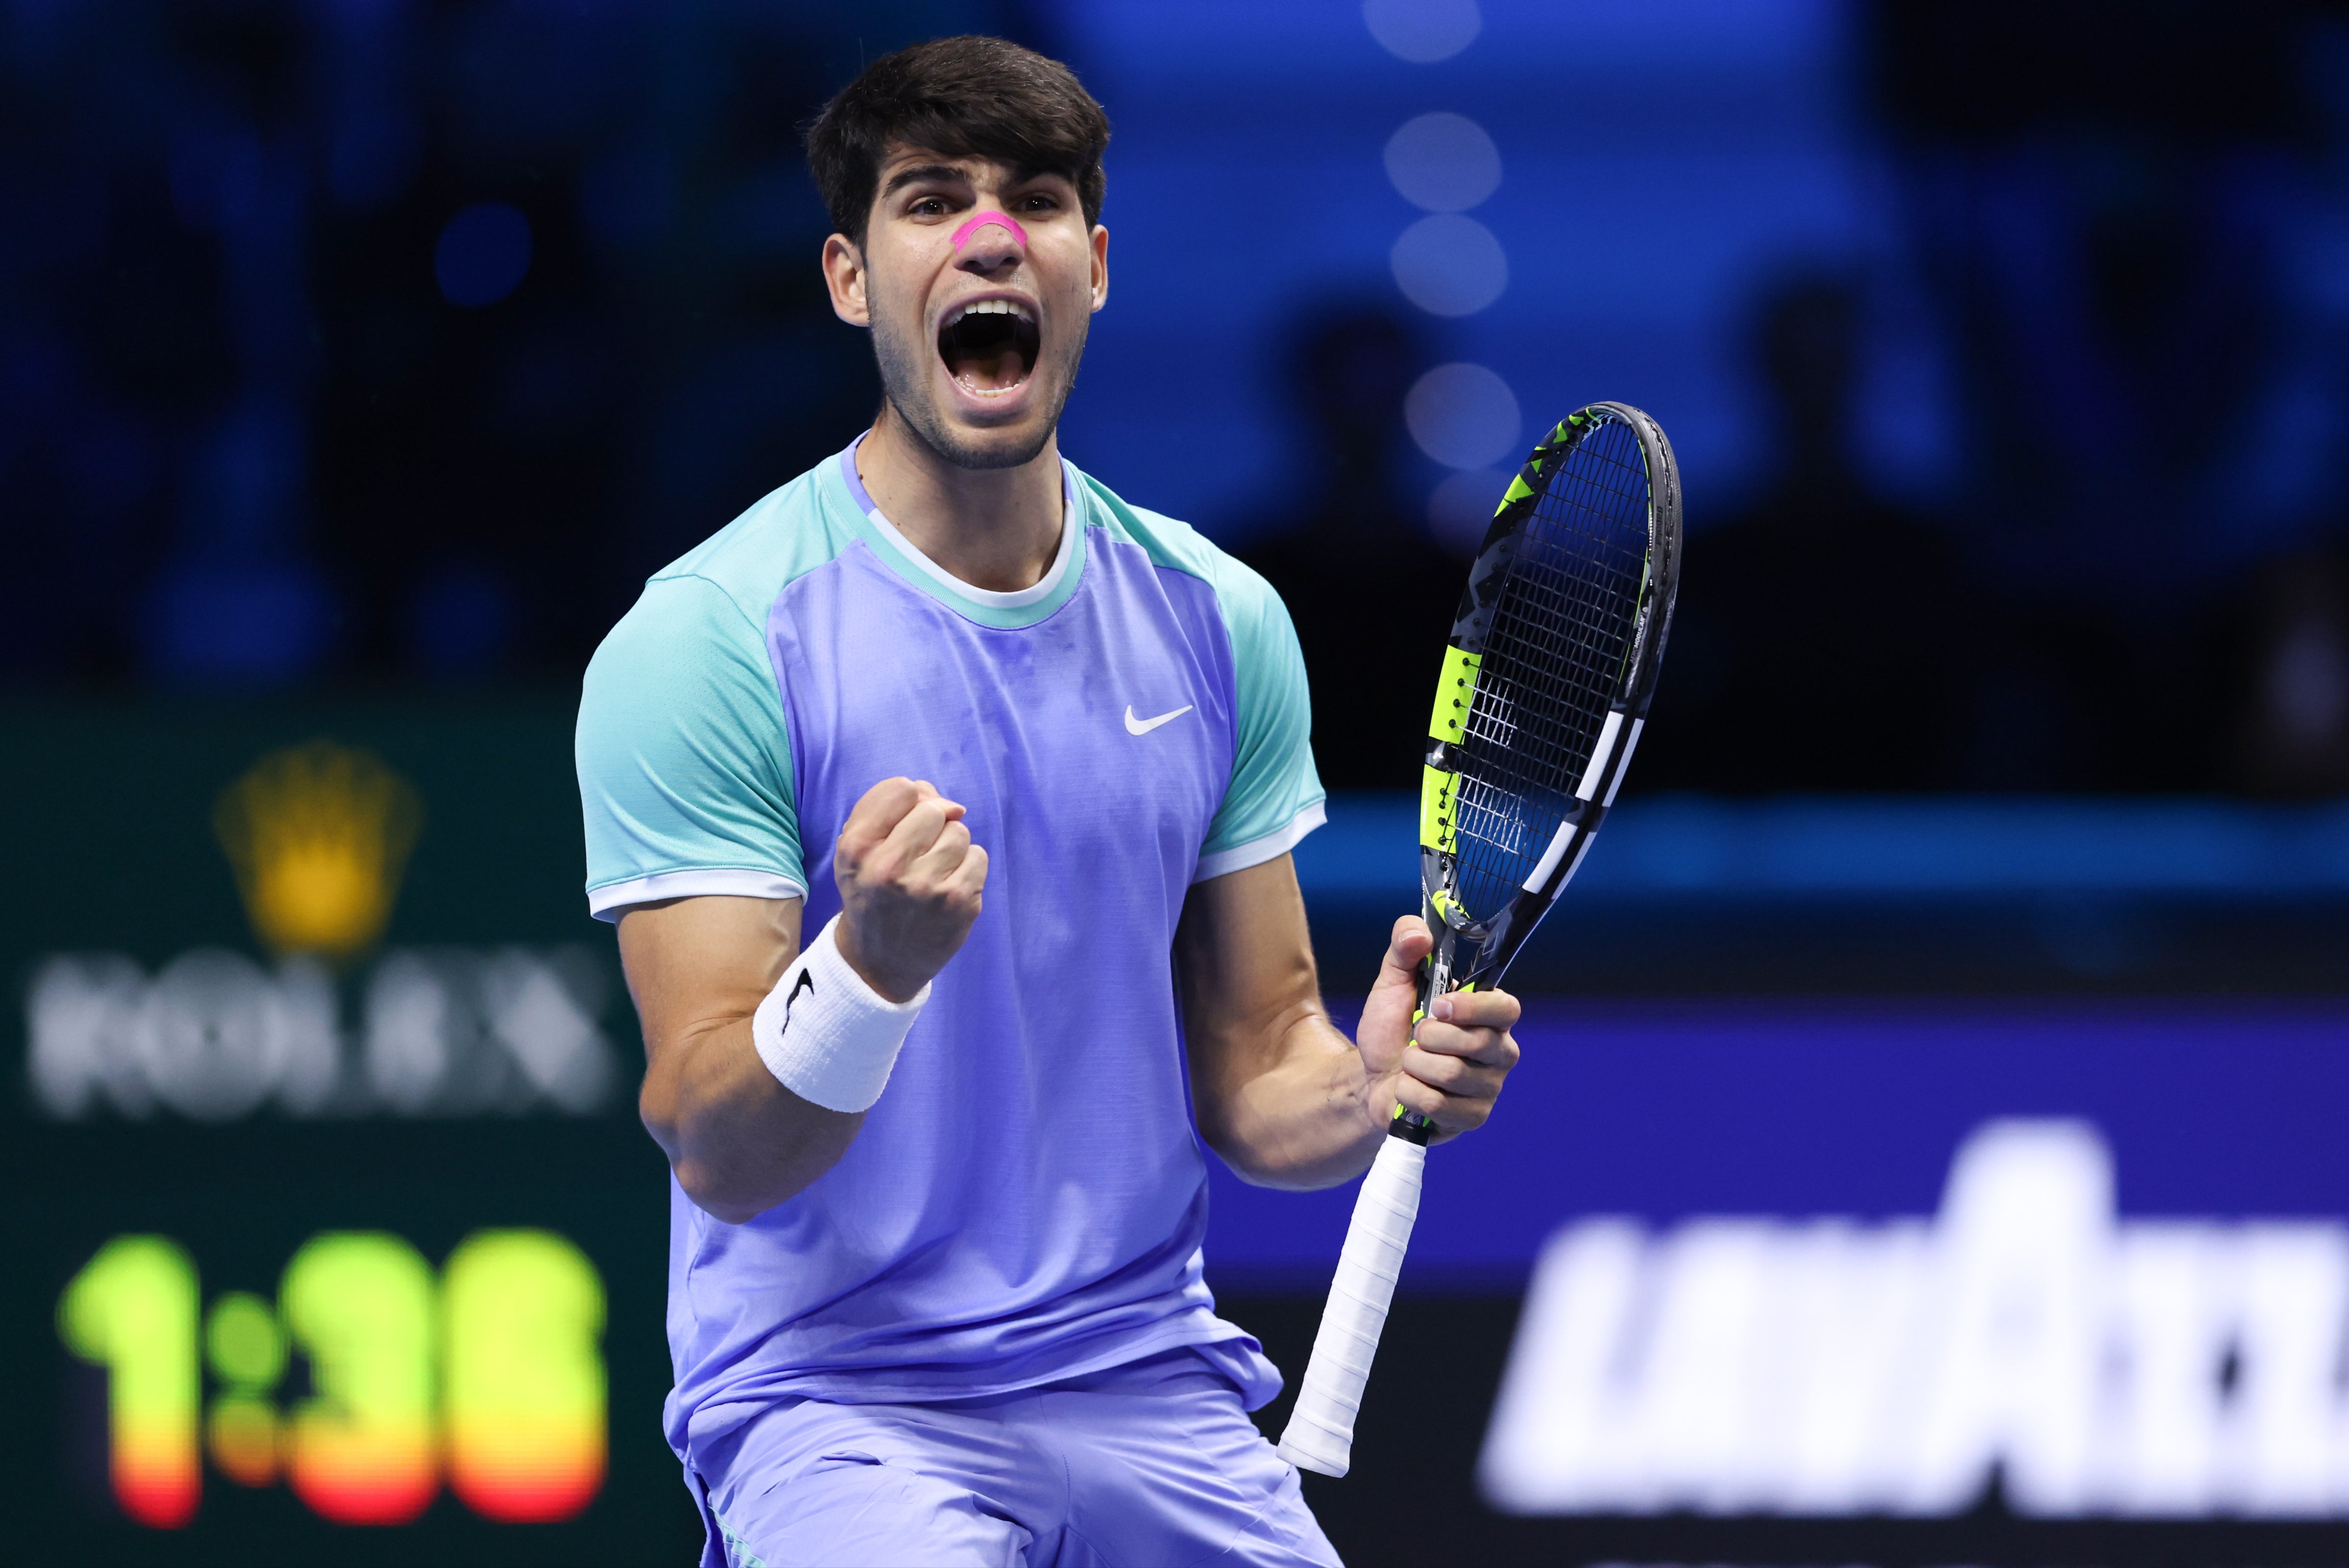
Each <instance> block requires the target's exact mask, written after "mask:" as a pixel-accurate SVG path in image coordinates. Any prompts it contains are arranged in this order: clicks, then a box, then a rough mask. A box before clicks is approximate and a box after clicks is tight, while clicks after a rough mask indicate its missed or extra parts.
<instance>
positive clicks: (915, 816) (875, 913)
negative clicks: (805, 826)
mask: <svg viewBox="0 0 2349 1568" xmlns="http://www.w3.org/2000/svg"><path fill="white" fill-rule="evenodd" d="M962 818H963V808H962V807H961V806H959V805H956V804H955V803H954V802H953V801H950V800H948V799H947V798H946V797H945V796H944V795H942V794H939V793H938V792H937V790H936V788H934V787H933V786H932V785H931V784H928V783H927V782H926V781H925V780H921V779H902V778H899V779H883V780H882V781H881V782H880V783H879V784H874V786H873V787H872V788H871V789H869V790H866V791H865V792H864V799H862V800H860V801H858V802H857V803H856V809H855V810H854V811H852V812H850V813H849V814H848V821H847V823H846V824H845V825H843V826H842V828H841V830H840V844H839V846H838V847H837V848H835V849H834V850H833V856H832V874H833V879H834V880H835V881H836V882H838V884H839V885H840V905H841V915H840V930H839V933H838V935H837V937H836V938H835V939H834V940H836V941H837V942H838V943H839V945H840V956H841V957H843V958H844V959H846V960H847V961H848V964H849V967H850V968H851V969H854V971H856V972H857V973H858V974H860V975H862V976H863V977H864V983H865V984H867V985H869V986H871V987H872V988H873V989H874V990H875V991H877V992H880V993H881V994H882V995H883V996H885V997H887V998H888V999H889V1000H890V1001H892V1002H909V1001H911V1000H912V999H913V997H914V993H915V992H918V991H920V990H921V989H922V987H924V986H926V985H927V984H928V983H929V982H930V978H931V976H933V975H935V974H936V973H937V972H938V971H940V970H942V969H944V968H945V967H946V963H947V960H948V959H950V958H952V957H954V955H955V953H956V951H957V950H958V949H960V948H961V946H962V944H963V940H964V939H965V938H966V937H968V936H969V935H970V925H971V922H972V921H973V920H976V919H978V904H979V890H980V889H981V888H984V887H985V886H986V885H987V851H986V850H984V849H981V848H980V847H979V846H978V845H976V844H973V843H972V842H971V841H970V829H969V828H968V827H966V826H963V821H962Z"/></svg>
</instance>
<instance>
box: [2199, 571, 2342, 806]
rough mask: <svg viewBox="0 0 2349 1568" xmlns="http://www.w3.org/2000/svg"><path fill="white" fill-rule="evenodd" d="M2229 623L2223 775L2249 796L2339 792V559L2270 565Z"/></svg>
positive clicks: (2340, 707) (2254, 580) (2340, 758)
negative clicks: (2230, 717) (2231, 700)
mask: <svg viewBox="0 0 2349 1568" xmlns="http://www.w3.org/2000/svg"><path fill="white" fill-rule="evenodd" d="M2233 629H2234V630H2235V633H2236V635H2235V636H2234V638H2232V639H2230V640H2232V641H2233V642H2234V644H2235V646H2236V647H2237V648H2239V649H2241V654H2240V658H2239V659H2238V667H2237V668H2236V669H2235V670H2232V671H2231V672H2230V673H2231V674H2232V675H2233V676H2234V678H2235V679H2234V680H2233V682H2232V686H2231V690H2232V691H2235V692H2236V693H2237V701H2236V702H2235V704H2234V709H2235V712H2236V714H2237V722H2236V724H2235V726H2234V729H2233V732H2232V733H2231V734H2230V735H2229V736H2227V737H2226V739H2227V741H2228V743H2229V746H2230V753H2231V754H2230V756H2229V758H2228V769H2227V773H2228V779H2227V782H2228V783H2230V784H2233V785H2234V786H2236V787H2237V788H2240V789H2243V790H2247V791H2249V792H2251V793H2253V794H2282V795H2319V794H2341V793H2343V792H2344V791H2349V563H2344V560H2343V558H2342V556H2341V554H2340V552H2339V551H2338V550H2337V549H2335V550H2312V551H2307V552H2302V553H2299V554H2295V555H2292V556H2286V557H2284V558H2282V559H2281V560H2278V561H2276V562H2274V563H2272V564H2271V566H2268V567H2267V568H2265V569H2264V570H2262V571H2261V572H2260V573H2259V574H2258V575H2257V576H2255V577H2253V579H2252V581H2251V587H2250V591H2249V593H2248V594H2247V595H2246V596H2245V601H2244V610H2243V613H2242V616H2241V624H2240V627H2239V628H2233Z"/></svg>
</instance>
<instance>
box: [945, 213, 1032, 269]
mask: <svg viewBox="0 0 2349 1568" xmlns="http://www.w3.org/2000/svg"><path fill="white" fill-rule="evenodd" d="M954 249H955V259H956V260H957V262H958V263H959V264H960V265H964V266H967V267H969V268H971V269H972V270H973V271H975V272H993V271H994V270H996V268H998V267H1001V266H1008V265H1012V264H1014V263H1017V262H1018V261H1019V259H1020V258H1021V257H1022V256H1024V255H1026V254H1028V231H1027V230H1025V229H1023V228H1021V227H1020V226H1019V220H1018V219H1017V218H1014V217H1013V216H1012V215H1011V214H1010V213H999V212H986V213H973V214H971V216H970V217H969V218H968V219H967V220H966V221H965V222H964V223H963V225H962V226H961V227H960V228H958V229H957V230H956V231H955V232H954Z"/></svg>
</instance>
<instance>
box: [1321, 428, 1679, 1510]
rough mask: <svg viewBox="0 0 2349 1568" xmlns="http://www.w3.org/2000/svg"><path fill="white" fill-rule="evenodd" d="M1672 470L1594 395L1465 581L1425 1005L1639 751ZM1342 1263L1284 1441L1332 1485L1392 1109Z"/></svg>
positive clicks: (1674, 529)
mask: <svg viewBox="0 0 2349 1568" xmlns="http://www.w3.org/2000/svg"><path fill="white" fill-rule="evenodd" d="M1680 564H1681V483H1680V472H1679V470H1678V469H1677V468H1676V467H1675V466H1674V464H1673V462H1672V449H1671V445H1670V443H1668V442H1667V441H1665V440H1664V432H1663V431H1662V430H1661V429H1660V428H1659V427H1658V426H1657V424H1656V421H1653V420H1651V419H1650V418H1649V417H1648V416H1647V415H1646V414H1643V413H1641V412H1640V410H1637V409H1634V408H1631V407H1630V406H1628V405H1626V404H1623V403H1593V404H1591V405H1590V406H1589V407H1588V408H1586V409H1584V410H1581V411H1580V412H1579V413H1577V414H1575V415H1574V416H1573V417H1571V418H1570V419H1568V420H1567V421H1566V422H1565V423H1563V424H1561V425H1559V426H1558V427H1557V429H1556V430H1554V431H1550V433H1549V435H1548V436H1547V439H1545V440H1544V441H1542V442H1541V444H1540V445H1538V446H1537V447H1535V448H1534V452H1533V456H1532V457H1530V458H1528V459H1527V460H1526V465H1525V467H1524V468H1523V469H1522V470H1520V471H1519V472H1518V474H1517V476H1516V479H1514V480H1512V481H1510V483H1509V488H1508V491H1507V493H1506V494H1504V495H1503V496H1502V497H1501V504H1500V507H1499V509H1498V510H1497V511H1496V512H1495V514H1494V516H1493V525H1492V528H1491V530H1490V531H1489V532H1488V533H1487V534H1486V535H1485V543H1484V545H1483V547H1482V548H1481V549H1479V550H1478V551H1477V553H1476V560H1475V565H1474V566H1471V567H1470V568H1469V571H1468V588H1467V591H1466V592H1465V593H1464V594H1463V595H1462V596H1461V598H1460V613H1459V615H1458V616H1457V618H1455V619H1454V622H1453V626H1452V639H1451V646H1450V647H1449V648H1448V649H1445V651H1444V672H1443V675H1442V677H1441V678H1440V679H1439V680H1438V681H1437V682H1436V689H1435V708H1434V711H1433V714H1432V715H1431V716H1430V718H1429V720H1428V730H1427V758H1426V767H1425V768H1424V770H1423V773H1422V775H1421V789H1420V803H1419V870H1420V885H1421V888H1422V891H1423V893H1424V894H1425V898H1426V911H1425V912H1426V917H1427V925H1428V929H1430V930H1431V931H1433V933H1434V934H1435V950H1433V952H1431V953H1430V954H1429V955H1428V957H1427V959H1426V960H1425V961H1423V963H1422V964H1421V966H1420V971H1419V1009H1418V1011H1417V1012H1415V1013H1413V1020H1412V1021H1413V1023H1414V1024H1416V1023H1418V1021H1419V1020H1420V1019H1421V1018H1423V1017H1425V1016H1426V1013H1427V1003H1428V1000H1429V999H1430V998H1431V997H1434V996H1438V995H1441V994H1442V993H1444V992H1447V991H1455V990H1456V991H1474V990H1475V989H1477V988H1478V987H1480V986H1482V987H1485V988H1490V987H1491V986H1493V985H1495V983H1497V982H1498V981H1499V980H1500V978H1501V975H1502V973H1503V972H1504V971H1506V970H1507V968H1508V967H1509V961H1510V960H1512V959H1514V958H1515V957H1516V954H1517V950H1518V949H1519V948H1520V947H1521V946H1523V945H1524V943H1525V940H1526V937H1528V936H1530V935H1531V934H1532V933H1533V929H1534V927H1535V926H1536V925H1537V924H1539V923H1540V920H1541V918H1542V916H1543V915H1545V914H1547V913H1548V911H1549V907H1550V905H1551V904H1552V903H1553V902H1554V901H1555V900H1556V899H1557V896H1558V894H1559V893H1560V892H1561V891H1563V890H1564V889H1565V887H1566V885H1567V883H1568V881H1569V880H1571V879H1572V878H1573V876H1574V873H1575V871H1576V870H1577V869H1578V867H1580V866H1581V864H1582V857H1583V856H1584V855H1586V854H1588V852H1589V849H1590V842H1591V839H1592V838H1593V837H1594V836H1596V835H1597V834H1598V832H1599V824H1600V823H1601V822H1602V821H1603V820H1604V819H1605V817H1606V815H1607V811H1608V808H1609V806H1611V805H1614V804H1615V792H1616V790H1617V789H1618V788H1619V787H1620V786H1621V784H1622V783H1623V772H1624V768H1625V766H1626V764H1628V763H1630V760H1631V749H1632V748H1633V747H1634V746H1636V745H1637V744H1639V741H1640V727H1641V725H1642V724H1644V723H1645V722H1646V720H1647V714H1648V703H1649V701H1650V700H1651V697H1652V696H1653V695H1654V693H1655V687H1656V670H1657V667H1658V666H1659V665H1660V664H1661V662H1662V659H1663V656H1664V637H1665V633H1666V632H1667V631H1669V630H1670V628H1671V619H1672V595H1673V591H1674V589H1675V588H1676V587H1678V586H1679V581H1680ZM1387 1130H1388V1135H1389V1136H1388V1137H1387V1138H1386V1139H1385V1141H1384V1142H1383V1143H1381V1145H1380V1147H1379V1153H1378V1158H1376V1159H1375V1160H1373V1161H1372V1162H1371V1170H1370V1174H1369V1175H1368V1176H1366V1177H1364V1178H1363V1179H1362V1187H1361V1194H1360V1195H1359V1196H1358V1197H1357V1198H1356V1199H1355V1201H1354V1219H1353V1222H1352V1224H1351V1225H1350V1227H1349V1228H1348V1230H1347V1231H1346V1244H1345V1247H1344V1250H1343V1251H1341V1252H1340V1254H1339V1258H1338V1274H1337V1278H1336V1279H1335V1280H1334V1281H1332V1282H1331V1283H1330V1301H1329V1304H1328V1305H1327V1306H1326V1307H1324V1308H1323V1309H1322V1313H1321V1329H1320V1332H1319V1334H1317V1335H1316V1336H1315V1338H1314V1341H1313V1358H1312V1360H1311V1361H1310V1362H1309V1364H1308V1365H1307V1366H1306V1369H1305V1381H1304V1384H1303V1386H1301V1387H1300V1388H1299V1391H1298V1396H1297V1407H1296V1409H1295V1410H1294V1411H1293V1412H1292V1413H1291V1415H1290V1416H1289V1418H1288V1429H1287V1430H1286V1431H1284V1432H1283V1433H1282V1434H1281V1438H1280V1453H1281V1456H1282V1457H1283V1458H1285V1459H1288V1461H1289V1462H1290V1463H1292V1464H1295V1465H1299V1466H1301V1467H1302V1468H1304V1469H1310V1470H1319V1472H1320V1473H1321V1474H1323V1475H1330V1476H1342V1475H1344V1474H1345V1473H1346V1469H1347V1466H1348V1464H1349V1463H1350V1456H1351V1453H1352V1449H1353V1443H1354V1417H1355V1415H1356V1413H1357V1412H1358V1411H1360V1409H1361V1400H1362V1389H1363V1386H1364V1385H1365V1384H1366V1383H1367V1382H1368V1381H1369V1378H1370V1371H1371V1356H1372V1355H1375V1354H1376V1352H1377V1350H1378V1347H1379V1332H1380V1330H1381V1328H1383V1327H1384V1326H1385V1324H1386V1318H1387V1306H1388V1303H1390V1302H1391V1301H1392V1299H1393V1296H1394V1286H1395V1278H1396V1276H1397V1274H1398V1273H1400V1272H1401V1271H1402V1255H1403V1250H1404V1249H1405V1248H1406V1247H1407V1246H1408V1245H1409V1244H1410V1241H1411V1227H1412V1221H1413V1220H1414V1219H1415V1218H1416V1217H1417V1215H1418V1213H1419V1188H1420V1177H1421V1175H1422V1173H1423V1168H1424V1166H1425V1163H1426V1158H1427V1140H1428V1136H1429V1135H1430V1134H1431V1133H1433V1131H1434V1130H1435V1129H1434V1124H1433V1122H1430V1121H1428V1120H1427V1119H1426V1118H1425V1117H1423V1116H1419V1115H1417V1114H1416V1113H1414V1112H1412V1111H1407V1110H1404V1109H1403V1108H1402V1106H1396V1107H1395V1111H1394V1116H1393V1119H1392V1121H1391V1122H1390V1123H1389V1125H1388V1129H1387Z"/></svg>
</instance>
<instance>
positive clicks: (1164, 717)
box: [1125, 702, 1195, 735]
mask: <svg viewBox="0 0 2349 1568" xmlns="http://www.w3.org/2000/svg"><path fill="white" fill-rule="evenodd" d="M1194 706H1195V704H1193V703H1189V702H1185V703H1184V704H1183V705H1182V706H1181V707H1180V708H1177V709H1175V710H1174V711H1173V712H1172V713H1161V714H1159V715H1158V717H1156V718H1155V719H1137V718H1135V717H1134V716H1133V703H1131V702H1128V703H1127V704H1126V705H1125V732H1126V733H1127V734H1129V735H1146V734H1148V733H1150V732H1151V731H1153V730H1154V729H1156V728H1158V726H1159V725H1161V724H1164V723H1165V722H1168V721H1169V720H1174V719H1179V718H1181V717H1182V716H1183V715H1184V714H1185V713H1187V712H1189V711H1191V710H1192V708H1193V707H1194Z"/></svg>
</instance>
